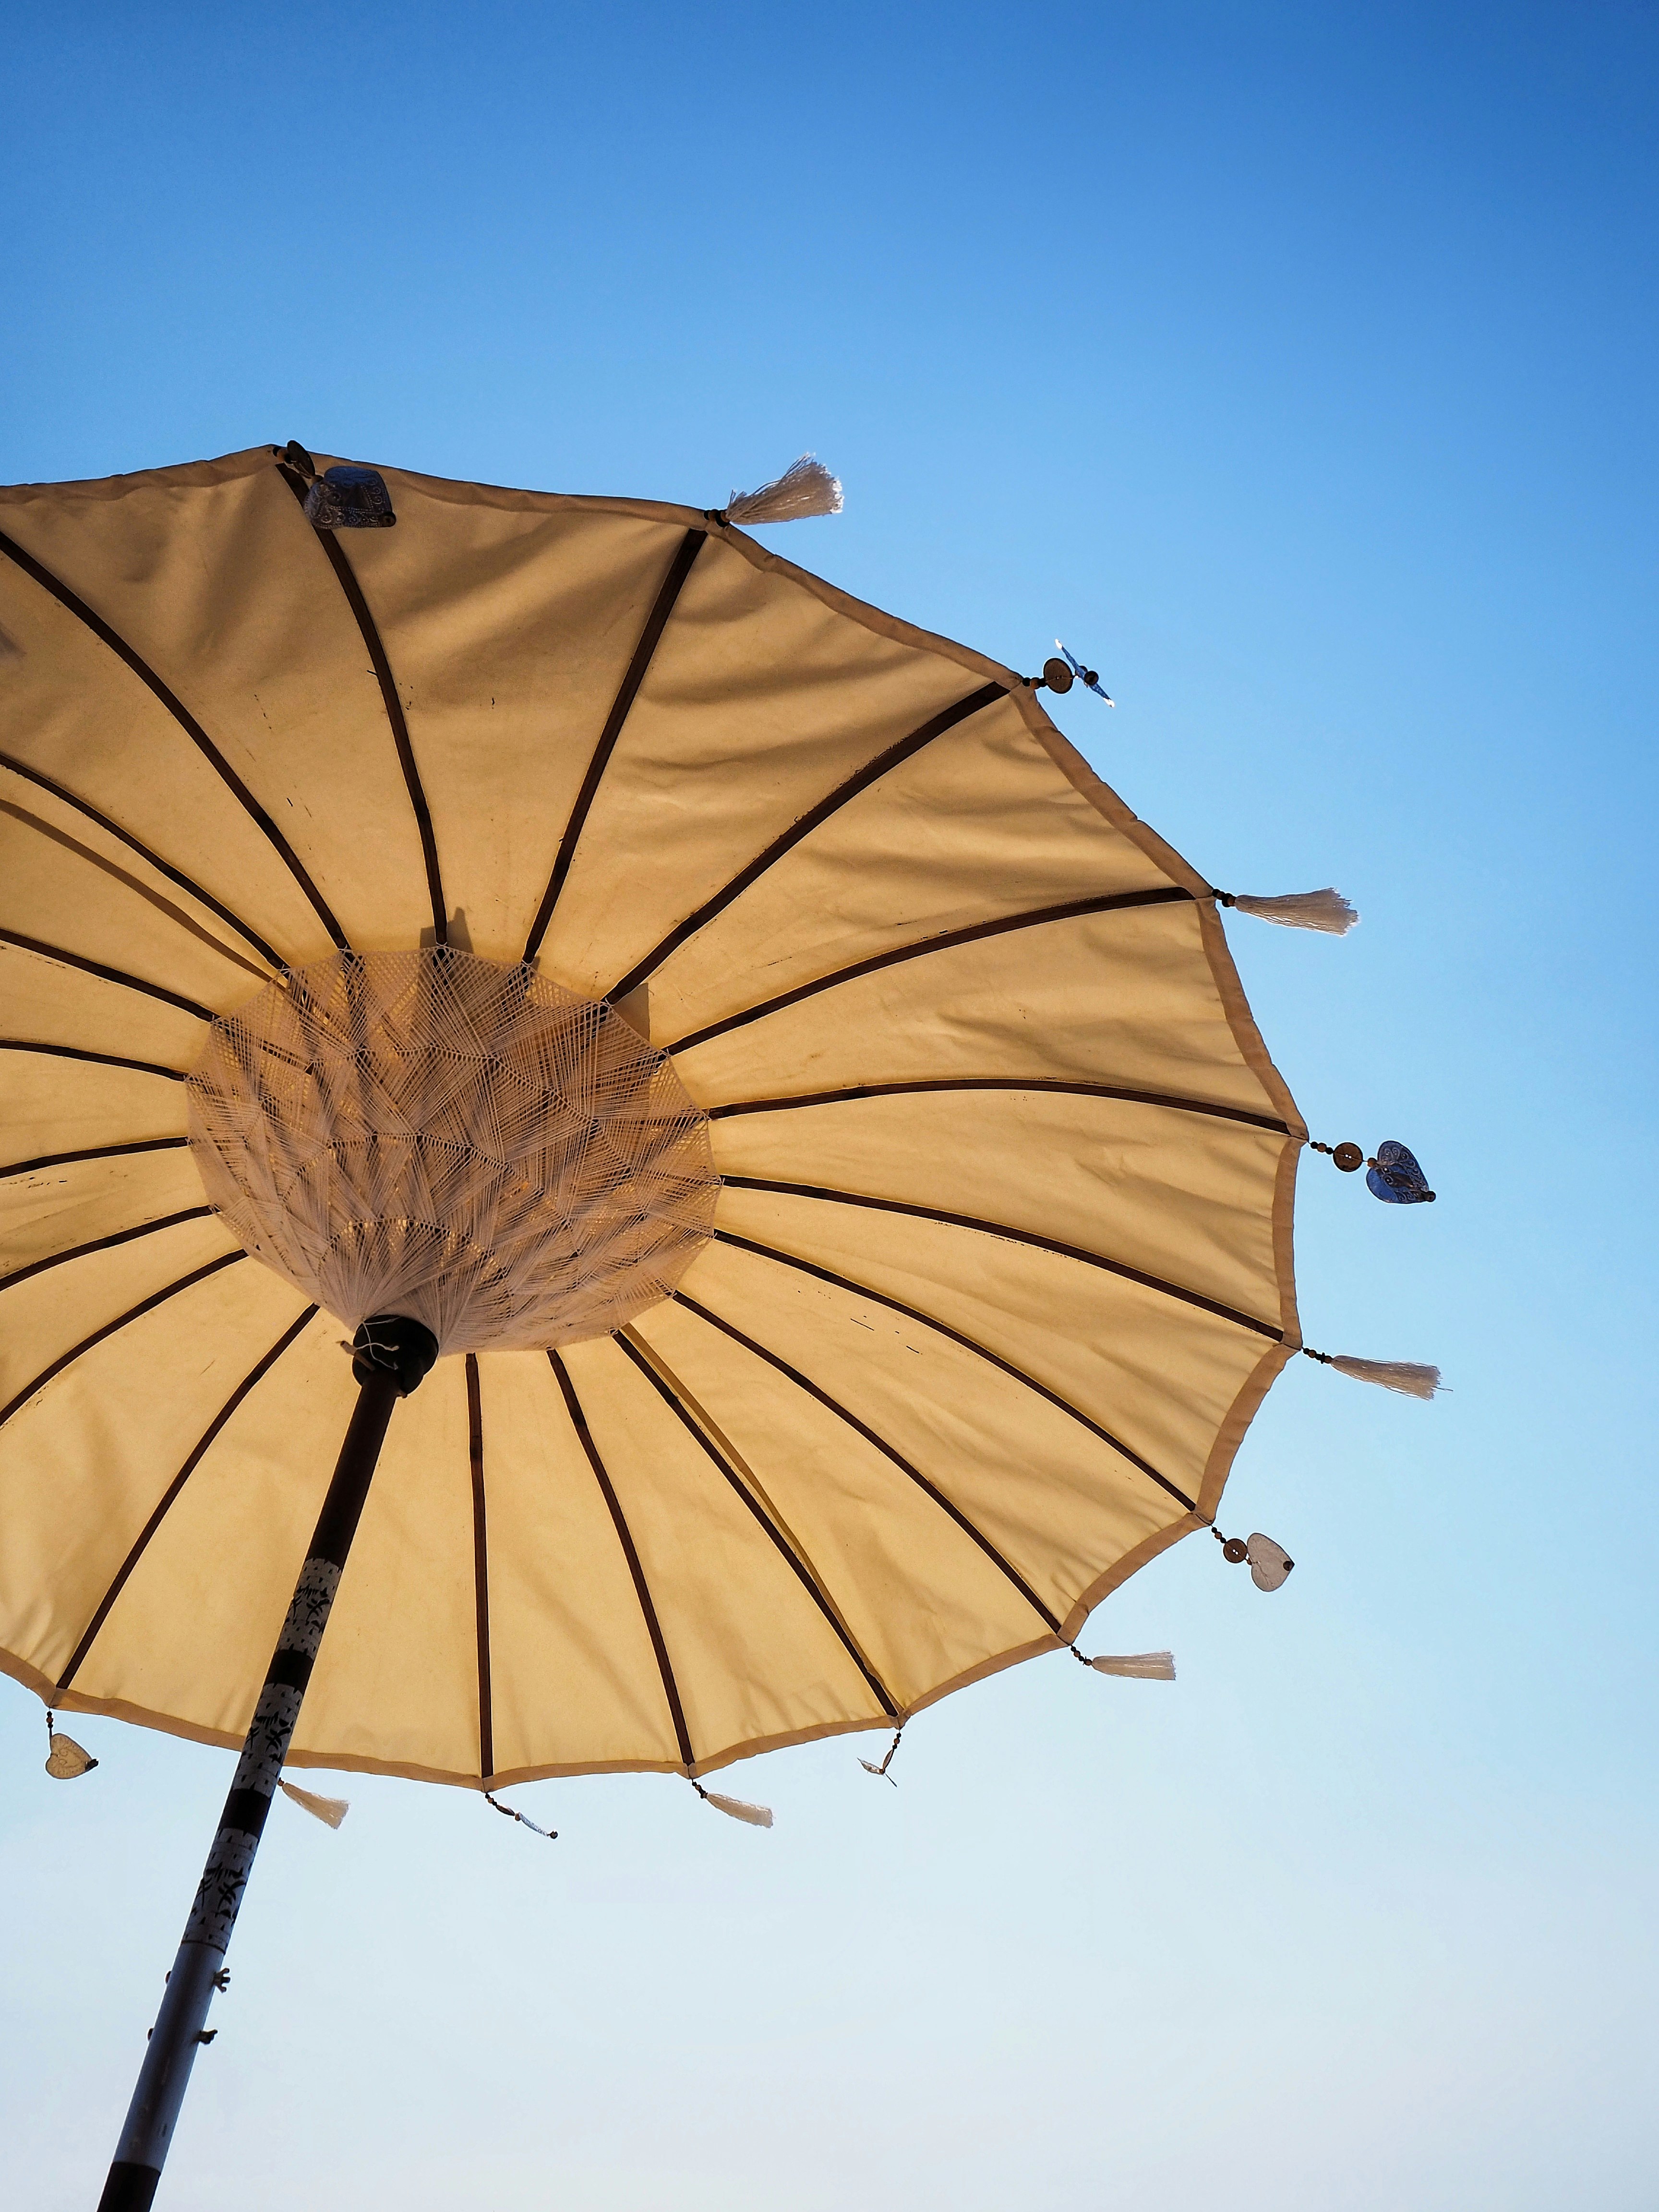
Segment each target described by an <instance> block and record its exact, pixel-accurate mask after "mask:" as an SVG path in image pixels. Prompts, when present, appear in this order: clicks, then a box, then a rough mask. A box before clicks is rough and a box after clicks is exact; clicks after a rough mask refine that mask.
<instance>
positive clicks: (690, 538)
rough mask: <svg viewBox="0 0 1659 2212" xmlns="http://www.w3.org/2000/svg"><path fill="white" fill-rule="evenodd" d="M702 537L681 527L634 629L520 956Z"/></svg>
mask: <svg viewBox="0 0 1659 2212" xmlns="http://www.w3.org/2000/svg"><path fill="white" fill-rule="evenodd" d="M706 544H708V532H707V531H706V530H688V531H687V532H686V533H685V535H684V538H682V539H681V540H680V542H679V545H678V549H677V550H676V551H675V555H674V558H673V559H672V561H671V562H670V563H669V567H668V574H667V575H666V576H665V577H664V579H663V581H662V586H661V588H660V589H659V592H658V593H657V596H656V599H655V601H654V602H653V605H652V609H651V611H650V613H649V614H648V615H647V617H646V618H645V628H644V629H642V630H641V632H640V641H639V643H638V644H637V645H636V646H635V648H634V658H633V659H632V660H630V661H629V664H628V668H627V672H626V673H625V674H624V676H623V680H622V683H621V684H620V686H619V687H618V689H617V696H616V697H615V698H614V699H613V700H612V701H611V712H610V713H609V714H607V715H606V717H605V727H604V729H603V730H601V731H600V732H599V744H597V745H596V746H595V747H594V749H593V757H592V760H591V761H589V763H587V773H586V775H585V776H584V777H583V778H582V784H581V789H580V791H579V792H578V793H576V803H575V805H574V806H573V807H572V808H571V810H570V819H569V821H568V823H566V824H565V830H564V836H562V838H561V839H560V840H559V849H558V852H557V854H556V856H555V858H554V861H553V872H552V874H551V875H550V877H549V878H548V879H547V889H546V890H545V891H544V892H543V894H542V902H541V904H540V905H539V906H538V908H537V909H536V919H535V920H534V921H532V923H531V925H530V934H529V936H528V937H527V938H526V939H525V948H524V957H525V958H526V960H533V959H534V958H535V957H536V955H537V953H538V951H540V950H541V942H542V939H543V938H544V937H545V936H546V934H547V925H548V923H549V922H550V921H551V920H552V919H553V909H554V908H555V907H556V905H557V904H558V901H559V894H560V892H561V891H562V890H563V889H564V885H565V878H567V877H568V875H569V873H570V867H571V863H572V862H573V861H574V859H575V857H576V847H577V845H578V844H579V843H580V840H581V834H582V829H583V827H584V825H585V824H586V821H587V817H588V811H589V809H590V808H591V807H592V804H593V799H594V795H595V793H597V792H598V790H599V781H600V778H601V777H602V776H603V775H604V774H605V769H606V768H607V767H608V766H609V764H610V760H611V754H612V753H613V752H614V751H615V750H616V749H617V738H620V737H621V735H622V726H623V723H624V722H625V721H626V720H628V710H629V708H630V707H631V706H632V705H633V703H634V698H635V693H636V692H637V691H638V690H639V688H640V686H641V684H642V683H644V681H645V671H646V670H647V668H649V667H650V665H651V656H652V654H653V653H654V652H655V651H656V649H657V641H658V640H659V638H660V637H661V635H662V634H663V630H664V629H665V627H666V624H667V622H668V617H669V616H670V615H671V614H672V612H673V611H674V602H675V600H676V599H678V597H679V595H680V586H682V585H683V584H684V581H685V580H686V578H687V577H688V576H689V575H690V573H691V563H692V562H694V561H695V560H696V557H697V556H698V554H699V553H700V552H702V549H703V547H704V546H705V545H706Z"/></svg>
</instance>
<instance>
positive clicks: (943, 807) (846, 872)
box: [652, 670, 1170, 1039]
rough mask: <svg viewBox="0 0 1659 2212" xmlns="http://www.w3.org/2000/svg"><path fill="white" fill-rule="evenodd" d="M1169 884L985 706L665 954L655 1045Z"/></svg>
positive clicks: (1037, 748) (1004, 713)
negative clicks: (928, 945)
mask: <svg viewBox="0 0 1659 2212" xmlns="http://www.w3.org/2000/svg"><path fill="white" fill-rule="evenodd" d="M952 672H953V675H954V676H955V680H956V681H957V684H958V685H960V684H962V683H963V680H964V678H963V674H962V672H961V671H954V670H953V671H952ZM967 680H968V681H969V682H971V678H969V679H967ZM878 749H879V746H878V742H876V743H872V745H871V747H870V750H871V752H872V753H874V752H875V751H877V750H878ZM829 787H830V781H829V778H828V777H826V778H825V780H824V784H823V788H824V789H825V790H826V791H827V790H828V789H829ZM757 849H758V848H757ZM1169 886H1170V878H1169V876H1168V875H1167V874H1166V873H1165V872H1164V870H1163V869H1162V868H1160V867H1159V866H1158V865H1157V864H1156V862H1155V861H1153V860H1151V859H1150V858H1149V857H1148V856H1147V854H1145V853H1144V852H1142V851H1141V850H1140V849H1139V847H1138V846H1136V845H1135V844H1134V843H1133V842H1131V841H1130V840H1129V839H1128V838H1127V837H1126V836H1123V835H1122V834H1121V832H1120V831H1119V830H1117V829H1115V828H1114V827H1113V826H1112V825H1111V824H1110V823H1108V822H1107V821H1105V820H1104V819H1103V817H1102V815H1101V814H1100V812H1099V811H1098V810H1097V808H1096V807H1094V806H1093V805H1091V804H1090V803H1089V801H1088V799H1085V797H1084V796H1083V795H1082V794H1081V793H1079V792H1078V791H1077V790H1076V789H1074V788H1073V786H1072V785H1071V784H1070V783H1069V782H1068V781H1066V778H1065V777H1064V776H1063V775H1061V774H1060V770H1059V769H1057V768H1056V767H1055V765H1054V762H1053V761H1052V760H1051V759H1050V758H1049V757H1048V755H1047V753H1046V752H1044V750H1042V747H1041V745H1039V744H1037V743H1036V739H1035V738H1033V736H1032V734H1031V732H1030V730H1029V729H1028V728H1027V727H1026V725H1025V722H1024V718H1023V715H1022V714H1021V711H1020V708H1019V706H1018V703H1017V702H1015V701H1014V700H1013V699H1009V698H1005V699H1000V700H994V701H992V702H990V703H989V704H988V705H987V706H985V707H983V708H981V709H980V710H979V711H978V712H977V713H975V714H973V715H971V716H970V717H969V718H968V720H965V721H963V722H962V723H960V724H958V725H957V726H956V727H955V728H954V729H951V730H948V731H946V732H944V733H943V734H942V735H940V736H939V737H937V738H934V739H933V740H932V741H931V742H930V743H929V744H927V746H925V747H924V748H923V749H922V750H921V751H920V752H918V753H917V754H915V756H914V757H912V758H910V759H908V760H907V761H903V762H901V763H898V764H897V765H896V766H895V767H893V768H891V769H889V770H888V771H887V772H886V773H885V774H884V775H881V776H880V777H879V778H878V780H877V781H875V782H873V783H872V784H871V785H870V786H869V787H868V788H867V789H866V790H864V791H862V792H860V793H858V794H857V795H856V796H855V797H854V798H852V799H848V801H847V802H846V804H845V805H842V806H840V807H838V808H837V809H836V811H835V812H834V813H832V814H831V815H829V817H828V818H827V819H826V820H825V821H823V823H820V824H819V826H818V827H817V828H816V829H812V830H811V833H810V834H809V835H808V836H805V837H804V838H803V839H802V840H801V841H800V842H799V843H798V844H796V845H794V846H793V848H791V849H790V850H789V851H788V852H787V853H786V854H784V855H783V857H782V858H781V860H779V861H778V862H777V863H776V865H775V866H772V867H770V868H769V869H768V870H767V871H766V872H765V873H764V874H763V875H762V876H761V877H760V878H758V879H757V881H756V882H755V883H754V884H752V886H750V888H749V889H747V890H744V892H743V893H742V894H741V896H739V897H738V898H737V899H736V900H735V901H734V902H732V904H731V905H730V906H729V907H727V908H726V909H725V911H724V912H722V913H721V914H720V915H717V916H716V917H715V918H714V920H713V921H710V922H709V923H708V925H707V926H706V927H704V928H703V929H702V930H700V931H699V932H698V933H696V935H695V936H693V937H692V938H691V939H690V940H689V942H687V943H686V944H685V945H684V946H683V947H682V948H681V949H680V950H678V951H676V952H674V953H673V954H672V955H671V957H669V958H668V959H667V960H666V961H665V963H664V964H663V966H662V968H661V969H659V971H658V973H657V974H656V975H654V976H653V980H652V989H653V1022H654V1023H655V1024H656V1034H657V1035H658V1036H659V1039H665V1038H671V1037H676V1036H688V1035H690V1034H691V1033H692V1032H693V1031H694V1030H697V1029H700V1028H701V1027H702V1026H703V1025H704V1024H707V1023H708V1022H712V1021H718V1020H721V1019H724V1018H726V1017H727V1016H729V1015H731V1014H733V1013H736V1012H739V1011H741V1010H742V1009H743V1008H744V1007H746V1006H750V1005H752V1004H754V1003H755V1002H756V1000H763V999H770V998H772V997H775V996H776V995H777V994H780V993H781V992H785V991H788V990H792V989H793V988H795V987H798V986H799V985H800V984H803V983H808V982H811V981H816V980H817V979H818V978H819V977H821V976H823V975H829V974H834V973H836V972H837V971H839V970H840V969H843V968H847V967H850V966H852V965H854V963H858V962H860V961H863V960H866V959H869V958H872V957H878V956H881V955H884V954H890V953H891V952H893V951H896V950H900V949H902V948H905V947H908V946H913V945H920V944H921V943H923V942H924V941H926V940H927V939H930V938H933V937H936V936H939V935H941V934H945V933H951V932H953V931H956V930H957V929H961V928H965V927H972V926H974V925H975V924H979V923H983V922H985V921H990V920H992V919H994V918H1002V917H1006V916H1012V915H1020V914H1030V913H1036V912H1040V911H1043V910H1046V909H1047V908H1050V907H1054V906H1058V905H1061V904H1064V903H1066V902H1069V901H1072V900H1075V899H1082V898H1091V897H1103V896H1130V895H1133V894H1134V893H1136V892H1140V891H1149V890H1165V889H1168V888H1169ZM757 985H758V986H759V987H758V988H757Z"/></svg>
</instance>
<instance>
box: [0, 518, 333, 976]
mask: <svg viewBox="0 0 1659 2212" xmlns="http://www.w3.org/2000/svg"><path fill="white" fill-rule="evenodd" d="M0 553H4V554H5V555H6V556H8V558H9V559H10V560H13V561H15V562H16V563H17V565H18V567H19V568H21V569H22V570H23V572H24V574H26V575H29V576H32V577H33V579H34V580H35V582H36V583H37V584H39V585H40V587H41V589H42V590H43V591H46V592H51V593H52V597H53V599H56V600H57V601H58V604H59V605H61V606H64V607H67V608H68V609H69V611H70V613H71V614H72V615H74V616H75V617H76V618H77V619H78V620H79V621H81V622H83V623H85V624H86V626H87V628H88V629H89V630H90V631H91V632H92V634H93V635H94V637H96V638H98V639H99V640H100V641H101V642H102V643H103V644H105V645H106V646H107V647H109V649H110V651H111V652H112V653H114V654H115V656H116V658H117V659H118V660H122V661H125V664H126V665H127V666H128V667H129V668H130V669H131V671H132V672H133V674H134V675H135V676H136V677H137V678H138V680H139V682H140V683H141V684H143V685H144V686H145V687H146V689H147V690H149V691H150V692H151V693H153V694H154V696H155V697H156V698H157V699H158V700H159V701H160V702H161V705H162V706H163V707H165V708H167V712H168V714H171V715H172V717H173V720H174V721H175V722H177V723H178V725H179V728H180V729H181V730H182V731H183V732H184V733H185V736H186V737H187V738H189V739H190V741H191V744H193V745H194V746H195V747H196V749H197V751H198V752H199V753H200V754H201V755H202V756H203V757H204V759H205V760H206V761H207V762H208V763H209V765H210V767H211V768H212V769H213V770H214V773H215V774H216V775H217V776H218V777H219V779H220V781H222V783H223V784H224V786H225V787H226V789H227V790H228V792H229V793H231V795H232V797H233V798H234V799H235V800H236V802H237V804H238V805H240V807H241V808H242V810H243V811H244V812H245V813H246V816H247V817H248V819H249V820H250V821H251V822H252V823H253V824H254V826H255V828H256V829H258V830H259V832H260V834H261V835H262V836H264V838H265V839H266V840H267V841H268V842H269V843H270V846H271V848H272V849H273V850H274V851H275V852H276V854H277V856H278V858H279V859H280V860H282V862H283V866H285V867H286V868H287V869H288V872H289V874H290V875H291V876H292V877H293V878H294V880H295V883H296V884H298V885H299V886H300V889H301V890H302V891H303V892H304V893H305V895H306V896H307V899H308V900H309V901H310V902H311V906H312V909H313V912H314V913H315V915H316V916H317V919H318V920H319V921H320V922H321V923H322V925H323V927H324V928H325V930H326V931H327V932H328V933H329V935H330V937H331V938H332V939H333V940H334V942H335V944H336V945H338V946H339V948H340V950H341V951H346V950H347V946H346V940H345V938H344V936H343V933H342V931H341V928H340V925H339V923H338V922H337V921H336V920H335V919H334V916H333V915H332V914H331V913H330V911H329V908H328V906H327V903H326V902H325V899H324V897H323V895H322V893H321V892H320V891H319V890H318V888H317V886H316V884H313V882H312V880H311V878H310V877H309V876H308V875H307V873H306V871H305V869H304V867H303V866H301V860H300V856H299V854H297V853H296V852H295V850H294V848H293V847H292V846H291V845H290V844H289V842H288V840H287V838H286V837H284V836H283V833H282V831H281V830H280V829H278V828H277V827H276V823H274V822H273V821H272V820H271V818H270V815H268V814H267V813H266V812H265V810H264V807H263V806H261V805H260V804H259V802H258V799H255V797H254V796H253V793H252V792H251V791H250V790H249V789H248V787H247V786H246V784H245V783H244V782H243V781H242V779H241V778H240V776H239V775H237V773H236V771H235V770H234V769H233V768H232V767H231V765H230V763H229V762H228V760H227V759H226V758H225V757H224V755H223V754H222V752H221V751H220V750H219V748H218V747H217V745H216V744H214V742H213V740H212V738H210V737H209V735H208V733H207V732H206V731H205V730H204V728H203V727H202V726H201V724H200V723H199V722H198V721H197V719H196V717H195V715H194V714H191V711H190V709H189V708H188V707H186V706H185V703H184V702H183V700H182V699H180V698H179V696H178V694H177V693H176V692H174V691H173V690H170V689H169V687H168V686H167V684H164V683H163V682H162V681H161V678H160V677H159V676H158V675H157V674H156V673H155V670H154V669H153V668H152V667H151V666H150V665H149V662H148V661H146V660H144V659H142V658H141V657H140V656H139V655H138V654H137V653H135V652H134V651H133V649H132V647H131V646H130V645H129V644H128V643H127V641H126V640H125V638H124V637H122V636H121V635H119V634H118V632H117V631H115V630H113V629H111V628H110V626H109V624H108V623H106V621H105V620H104V618H103V617H102V616H101V615H98V614H94V612H93V611H92V609H91V608H90V607H89V606H88V605H87V603H86V601H85V600H84V599H82V598H81V597H80V595H79V594H78V593H77V592H72V591H71V590H70V587H69V586H68V585H67V584H65V583H63V582H62V581H60V580H59V579H58V577H56V576H54V575H53V574H52V571H51V569H50V568H43V567H42V566H41V564H40V562H38V561H37V560H36V559H35V558H34V556H33V554H32V553H26V552H25V551H24V550H23V549H22V547H21V545H19V544H15V542H14V541H13V540H12V539H11V538H8V537H7V536H6V534H5V532H3V531H0ZM277 964H278V965H280V964H281V963H277Z"/></svg>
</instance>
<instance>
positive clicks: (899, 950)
mask: <svg viewBox="0 0 1659 2212" xmlns="http://www.w3.org/2000/svg"><path fill="white" fill-rule="evenodd" d="M1192 896H1193V894H1192V893H1191V891H1189V890H1182V887H1181V886H1180V885H1179V884H1168V885H1165V886H1163V887H1161V888H1159V889H1158V890H1147V891H1112V892H1108V893H1103V895H1102V896H1099V897H1097V898H1082V899H1067V900H1066V902H1064V903H1063V904H1062V905H1060V906H1040V907H1033V908H1030V909H1029V910H1028V911H1027V912H1025V913H1024V914H1007V915H1000V916H999V917H998V918H997V919H996V920H995V921H975V922H972V923H970V924H969V926H968V927H967V928H965V929H948V930H945V932H943V933H941V934H940V935H939V936H938V937H924V938H922V939H920V941H919V942H918V943H916V944H915V945H896V946H895V947H894V948H893V950H892V951H889V952H876V953H872V955H871V957H869V958H868V959H867V960H855V961H854V963H852V965H851V966H850V967H848V968H837V969H834V970H833V971H832V973H830V974H829V975H820V976H818V977H817V979H816V980H815V981H812V982H811V983H799V984H797V985H796V987H795V988H794V989H793V991H781V992H780V993H779V994H778V995H777V997H776V998H775V999H763V1000H761V1001H760V1003H759V1004H758V1005H757V1006H745V1007H744V1010H743V1012H741V1013H737V1014H727V1015H726V1018H725V1019H724V1020H722V1021H718V1022H710V1023H709V1024H708V1026H707V1028H705V1029H700V1030H692V1031H691V1033H690V1036H683V1037H679V1038H678V1039H677V1040H676V1041H675V1042H674V1043H672V1044H671V1045H665V1046H664V1048H663V1049H664V1050H665V1052H668V1053H677V1052H690V1051H691V1050H692V1049H693V1048H694V1047H696V1046H697V1045H700V1044H707V1043H708V1042H709V1040H710V1039H711V1038H713V1037H717V1036H726V1035H727V1034H728V1032H729V1031H731V1030H740V1029H744V1028H746V1027H747V1026H748V1024H750V1022H758V1021H763V1020H764V1019H765V1018H766V1017H767V1016H768V1015H769V1014H776V1013H781V1012H782V1011H783V1009H784V1008H785V1007H786V1006H799V1003H800V1001H801V1000H803V999H812V998H816V997H817V994H818V993H819V992H820V991H833V990H834V989H836V987H837V986H838V985H839V984H842V983H854V982H856V981H858V979H859V977H860V975H875V974H876V973H877V972H878V969H883V968H896V967H898V966H899V965H900V964H901V963H903V962H904V961H907V960H921V959H925V958H926V957H927V955H928V954H929V953H931V952H949V951H953V950H954V948H955V947H956V946H957V945H975V944H977V943H979V942H980V940H981V939H983V938H987V937H1002V936H1005V935H1006V934H1007V933H1008V932H1009V931H1011V930H1016V929H1036V928H1039V927H1042V924H1043V923H1045V922H1050V921H1077V920H1079V918H1080V917H1081V916H1083V915H1090V914H1115V913H1119V912H1121V911H1123V910H1125V909H1126V908H1132V907H1146V906H1170V905H1174V904H1176V903H1179V902H1182V901H1183V900H1185V901H1190V900H1191V899H1192Z"/></svg>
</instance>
